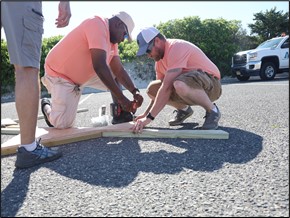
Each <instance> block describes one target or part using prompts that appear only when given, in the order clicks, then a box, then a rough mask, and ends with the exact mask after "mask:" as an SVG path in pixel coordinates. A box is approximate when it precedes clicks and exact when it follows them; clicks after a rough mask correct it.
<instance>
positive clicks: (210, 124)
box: [202, 104, 221, 130]
mask: <svg viewBox="0 0 290 218" xmlns="http://www.w3.org/2000/svg"><path fill="white" fill-rule="evenodd" d="M214 105H215V107H216V108H217V111H218V112H217V113H216V112H214V111H211V112H210V113H208V112H206V114H205V116H204V118H205V121H204V124H203V125H202V129H205V130H210V129H217V128H218V122H219V120H220V118H221V113H220V110H219V109H218V107H217V106H216V104H214Z"/></svg>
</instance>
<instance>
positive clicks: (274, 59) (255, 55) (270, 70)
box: [231, 35, 289, 81]
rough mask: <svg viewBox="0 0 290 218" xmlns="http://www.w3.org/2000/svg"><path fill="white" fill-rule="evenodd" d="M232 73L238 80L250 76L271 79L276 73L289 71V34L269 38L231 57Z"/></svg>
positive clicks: (246, 78) (243, 79)
mask: <svg viewBox="0 0 290 218" xmlns="http://www.w3.org/2000/svg"><path fill="white" fill-rule="evenodd" d="M231 69H232V75H233V77H237V79H238V80H240V81H247V80H248V79H249V78H250V77H251V76H260V78H261V79H262V80H273V79H274V77H275V75H276V74H278V73H283V72H285V71H286V72H287V71H288V72H289V35H287V36H284V37H276V38H272V39H269V40H267V41H265V42H263V43H262V44H260V45H259V46H258V47H257V48H255V49H253V50H247V51H240V52H238V53H236V54H234V56H233V57H232V66H231Z"/></svg>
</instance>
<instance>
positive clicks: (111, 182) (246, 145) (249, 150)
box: [1, 127, 263, 217]
mask: <svg viewBox="0 0 290 218" xmlns="http://www.w3.org/2000/svg"><path fill="white" fill-rule="evenodd" d="M220 129H222V130H224V131H227V132H228V133H229V134H230V137H229V139H227V140H221V139H176V138H174V139H158V138H157V139H148V138H147V139H140V138H98V139H94V140H88V141H83V142H78V143H77V144H70V145H66V146H60V149H61V150H62V151H63V153H64V156H63V157H62V158H60V159H59V160H56V161H53V162H50V163H46V164H43V165H41V166H39V167H47V168H49V169H51V170H54V171H55V172H57V173H59V174H60V175H63V176H66V177H68V178H71V179H74V180H79V181H82V182H84V183H89V184H91V185H96V186H103V187H124V186H127V185H129V184H130V183H131V182H133V181H134V179H135V178H136V177H137V175H138V173H140V172H151V173H155V174H176V173H179V172H181V171H183V170H184V168H187V169H191V170H194V171H202V172H213V171H215V170H219V169H221V168H222V167H223V165H224V164H225V163H231V164H244V163H247V162H248V161H251V160H253V159H254V158H255V157H256V156H257V155H258V154H259V153H260V152H261V150H262V147H263V146H262V144H263V143H262V142H263V138H262V137H261V136H259V135H256V134H254V133H251V132H247V131H244V130H241V129H236V128H230V127H220ZM139 140H142V145H144V144H145V145H146V146H148V148H150V147H151V146H152V143H154V142H155V143H156V145H158V144H160V143H166V144H167V145H172V146H174V147H179V148H182V149H183V150H184V152H182V153H175V152H168V151H166V150H159V151H157V152H156V151H154V152H141V148H140V146H139ZM153 146H154V144H153ZM151 148H152V147H151ZM39 167H33V168H30V169H27V170H15V172H14V178H13V180H12V181H11V183H10V184H9V185H8V186H7V187H6V188H5V190H3V192H2V193H1V211H2V212H1V214H2V215H3V216H12V217H13V216H15V215H16V214H17V211H18V210H19V208H21V206H22V204H23V201H24V199H25V197H26V193H27V191H28V187H29V177H30V174H31V173H33V172H34V171H36V170H38V169H39ZM13 193H14V194H13ZM15 193H17V194H15Z"/></svg>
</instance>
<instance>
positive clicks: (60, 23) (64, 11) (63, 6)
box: [55, 1, 71, 28]
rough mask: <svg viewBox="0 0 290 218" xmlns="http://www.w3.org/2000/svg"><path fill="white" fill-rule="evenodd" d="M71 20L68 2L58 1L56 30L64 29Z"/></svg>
mask: <svg viewBox="0 0 290 218" xmlns="http://www.w3.org/2000/svg"><path fill="white" fill-rule="evenodd" d="M70 18H71V12H70V3H69V1H60V2H59V4H58V18H57V19H56V20H55V21H56V22H55V24H56V27H57V28H61V27H66V26H67V25H68V24H69V20H70Z"/></svg>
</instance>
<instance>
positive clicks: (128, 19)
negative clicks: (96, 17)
mask: <svg viewBox="0 0 290 218" xmlns="http://www.w3.org/2000/svg"><path fill="white" fill-rule="evenodd" d="M113 16H116V17H118V18H119V19H120V20H121V21H122V22H123V23H124V24H125V25H126V27H127V31H128V34H129V36H128V41H129V42H131V41H132V31H133V29H134V27H135V24H134V21H133V19H132V17H131V16H130V15H129V14H127V13H126V12H124V11H120V12H119V13H118V14H115V15H113Z"/></svg>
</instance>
